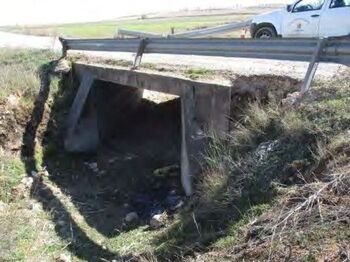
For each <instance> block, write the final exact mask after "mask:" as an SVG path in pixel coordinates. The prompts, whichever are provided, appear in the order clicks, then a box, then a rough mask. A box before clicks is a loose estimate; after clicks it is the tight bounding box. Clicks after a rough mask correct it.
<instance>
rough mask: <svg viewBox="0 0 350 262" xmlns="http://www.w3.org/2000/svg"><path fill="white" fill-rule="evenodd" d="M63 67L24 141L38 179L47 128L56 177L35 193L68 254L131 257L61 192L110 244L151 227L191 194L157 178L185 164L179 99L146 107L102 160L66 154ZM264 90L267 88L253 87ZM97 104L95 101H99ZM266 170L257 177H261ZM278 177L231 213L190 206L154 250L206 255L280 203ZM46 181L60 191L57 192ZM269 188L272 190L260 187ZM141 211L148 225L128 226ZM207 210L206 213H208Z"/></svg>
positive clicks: (47, 75)
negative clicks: (264, 208)
mask: <svg viewBox="0 0 350 262" xmlns="http://www.w3.org/2000/svg"><path fill="white" fill-rule="evenodd" d="M55 63H56V62H52V63H51V64H49V65H45V66H42V68H41V69H40V79H41V85H40V91H39V93H38V96H37V98H36V101H35V104H34V109H33V111H32V114H31V117H30V119H29V120H28V123H27V126H26V128H25V133H24V135H23V146H22V149H21V157H22V161H23V162H24V163H25V167H26V172H27V175H28V176H33V174H34V175H35V174H36V173H40V172H41V171H42V170H38V166H39V163H38V159H37V157H36V156H37V152H36V144H37V143H38V140H37V133H38V129H39V127H40V125H41V124H42V122H45V123H47V125H46V130H45V132H44V136H43V139H42V141H39V142H40V143H41V145H40V146H42V148H43V152H42V162H43V163H42V164H41V165H42V166H43V167H46V170H47V171H48V173H49V176H48V177H47V178H42V177H37V178H36V179H35V181H36V183H34V184H33V188H32V190H31V195H32V197H33V198H35V199H36V200H38V201H39V202H41V203H42V205H43V207H44V209H45V210H46V211H47V212H49V213H51V214H52V220H53V222H54V223H55V224H56V227H55V229H56V233H57V235H58V236H60V237H61V238H62V239H63V240H65V241H67V242H68V243H69V245H68V249H69V250H70V252H71V253H72V254H74V255H75V256H76V257H78V258H80V259H84V260H87V261H98V260H101V259H105V260H112V259H120V260H123V259H131V258H130V257H122V256H120V255H119V254H118V253H115V252H112V251H110V250H109V249H108V248H106V247H105V246H104V245H103V244H102V243H96V242H95V239H94V240H93V239H92V238H91V236H90V235H88V234H87V231H86V228H81V227H80V226H79V225H78V223H77V222H76V219H77V218H76V217H73V215H72V211H71V210H70V209H69V208H68V207H67V204H66V203H64V200H63V199H62V198H61V197H58V194H63V195H64V196H66V197H69V199H70V201H71V202H72V203H73V206H74V208H75V209H76V210H78V212H79V214H80V215H81V216H82V217H83V218H84V221H86V223H87V225H88V226H89V227H91V228H93V229H94V230H95V231H96V232H97V234H100V235H102V236H104V237H106V238H113V237H116V236H118V235H119V234H120V233H121V232H127V231H129V230H132V229H135V228H136V227H138V226H142V225H145V224H147V222H148V219H149V217H150V215H152V212H158V211H159V210H161V211H162V210H163V211H164V205H163V202H162V200H164V199H165V198H166V197H167V195H168V194H169V192H170V191H175V192H176V193H175V194H176V195H181V194H182V193H183V192H182V189H181V186H180V183H179V182H180V180H179V177H178V176H174V177H173V178H170V179H168V178H166V179H165V178H164V177H158V178H155V177H154V176H153V173H152V172H153V171H154V170H155V169H157V168H161V167H164V166H169V165H174V164H175V165H179V161H180V160H179V156H180V153H179V152H180V140H181V139H180V136H179V134H180V133H181V132H180V122H181V121H180V118H181V116H180V103H179V100H173V101H170V102H167V103H163V104H161V105H157V104H154V103H151V102H147V101H143V102H142V103H141V105H140V107H139V108H138V109H136V110H135V111H133V112H131V113H129V114H128V117H126V118H125V119H124V122H123V123H122V124H123V127H124V128H123V129H121V130H119V132H118V134H117V135H116V136H114V137H113V139H112V140H110V141H108V143H105V144H104V145H103V146H101V147H100V148H99V154H98V155H73V154H67V153H66V152H65V151H64V150H63V135H64V129H65V127H64V123H65V120H66V118H67V114H68V110H69V107H70V105H71V104H72V101H73V98H74V95H75V93H76V86H77V85H76V81H75V80H74V79H73V77H72V76H71V75H69V76H67V75H66V76H63V77H62V76H61V80H60V84H59V85H60V86H59V90H58V91H57V92H56V93H55V94H54V95H53V94H50V83H51V78H52V77H55V76H53V73H52V68H53V67H54V65H55ZM261 80H263V81H261ZM240 81H243V82H244V83H245V85H247V88H246V92H247V93H249V92H251V90H250V89H249V85H248V83H249V82H251V81H252V79H250V78H247V79H245V78H242V79H237V80H236V82H235V83H234V86H235V84H236V85H238V86H240V87H242V86H244V84H242V82H240ZM254 81H256V82H264V81H265V82H266V83H265V85H267V83H268V82H269V81H270V78H267V79H262V78H260V79H255V80H254ZM281 81H282V80H281ZM282 82H283V81H282ZM290 82H292V85H294V86H296V85H297V84H298V83H297V82H295V81H292V80H290V79H289V80H288V81H287V84H286V85H290ZM283 83H285V82H283ZM278 85H279V84H278ZM73 87H75V88H73ZM257 88H260V87H254V88H253V89H254V90H256V89H257ZM276 88H277V87H276ZM239 90H240V91H239V92H238V91H237V93H235V92H234V94H236V95H237V97H241V96H242V90H243V93H244V92H245V91H244V89H242V88H240V89H239ZM284 95H285V94H283V96H284ZM51 98H52V99H53V101H52V105H51V112H50V113H49V114H48V113H47V111H46V107H47V103H48V102H49V100H50V99H51ZM105 99H108V96H107V97H105ZM91 100H92V101H94V100H93V98H92V99H91ZM236 102H237V103H236V105H237V104H238V103H240V99H238V100H237V101H236ZM95 103H96V101H95ZM111 113H112V114H113V112H111ZM170 138H171V139H170ZM262 142H263V141H262ZM300 142H302V141H300ZM260 171H261V172H265V173H266V171H268V170H263V167H261V170H260ZM260 171H259V172H260ZM259 172H256V174H257V175H259V174H260V173H259ZM271 172H272V171H271ZM274 178H275V177H274V176H273V175H271V176H264V177H263V179H264V182H263V183H261V181H258V180H259V179H258V180H249V181H248V182H247V183H248V184H247V185H245V188H246V189H247V190H246V191H245V192H244V194H242V195H241V196H240V197H238V198H237V199H235V205H228V206H226V207H225V208H227V209H230V210H229V212H227V210H225V212H221V211H222V210H216V209H215V203H211V202H210V199H209V201H206V202H205V201H204V202H202V203H201V205H202V206H201V207H202V209H196V210H193V212H192V211H191V212H188V210H192V209H191V206H190V204H189V208H188V209H187V210H185V211H184V212H183V213H182V214H180V222H178V223H176V224H174V225H172V226H171V227H169V228H167V229H166V230H165V234H163V235H161V236H160V237H159V238H157V239H155V240H154V243H153V244H154V246H156V247H157V249H156V251H155V255H156V256H157V257H159V258H160V259H161V260H168V259H170V258H174V259H177V260H181V259H182V258H183V256H184V255H186V254H187V251H186V250H188V253H192V252H193V251H194V250H201V251H202V250H205V248H206V247H208V245H210V244H211V243H213V242H214V241H215V240H216V239H218V238H219V237H222V236H224V235H225V232H226V231H227V229H228V227H229V225H230V224H232V222H234V221H238V220H239V219H241V218H242V217H243V216H245V215H246V214H247V213H248V212H249V210H250V207H251V206H252V205H257V204H264V203H269V201H270V200H271V197H272V193H271V191H270V185H271V182H272V181H273V179H274ZM45 179H48V180H49V182H50V183H51V184H53V185H54V186H55V187H57V189H58V190H53V189H52V187H50V186H49V185H48V184H47V183H46V182H45ZM261 184H263V185H264V187H260V186H261ZM226 190H227V184H222V186H220V187H218V188H216V189H215V192H213V195H212V200H213V201H217V200H220V198H221V195H222V194H223V192H225V191H226ZM150 192H152V193H150ZM140 199H141V201H140ZM211 208H213V209H211ZM135 209H136V211H138V212H139V213H141V214H143V215H141V223H140V224H137V226H136V225H134V226H132V225H131V226H130V225H126V224H125V223H124V218H125V215H126V214H127V213H129V212H131V211H135ZM203 210H204V211H205V212H203V213H201V212H202V211H203ZM161 211H160V212H161ZM135 260H137V259H135Z"/></svg>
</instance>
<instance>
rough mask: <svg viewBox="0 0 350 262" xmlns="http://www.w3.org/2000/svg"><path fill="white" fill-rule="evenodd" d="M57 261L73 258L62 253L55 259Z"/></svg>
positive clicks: (67, 260) (69, 261)
mask: <svg viewBox="0 0 350 262" xmlns="http://www.w3.org/2000/svg"><path fill="white" fill-rule="evenodd" d="M55 261H56V262H71V261H72V258H71V256H70V255H67V254H61V255H60V256H59V257H57V258H56V259H55Z"/></svg>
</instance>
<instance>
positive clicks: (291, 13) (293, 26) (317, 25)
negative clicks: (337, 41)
mask: <svg viewBox="0 0 350 262" xmlns="http://www.w3.org/2000/svg"><path fill="white" fill-rule="evenodd" d="M250 32H251V36H252V37H253V38H274V37H293V38H294V37H333V36H345V35H350V0H298V1H296V2H295V3H293V4H291V5H288V6H287V7H286V8H285V9H282V10H277V11H273V12H270V13H266V14H262V15H258V16H255V17H254V18H253V20H252V25H251V29H250Z"/></svg>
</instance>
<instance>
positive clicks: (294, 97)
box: [282, 92, 302, 107]
mask: <svg viewBox="0 0 350 262" xmlns="http://www.w3.org/2000/svg"><path fill="white" fill-rule="evenodd" d="M301 97H302V93H301V92H294V93H291V94H288V96H287V97H286V98H285V99H283V100H282V105H283V106H287V107H289V106H294V105H295V104H297V102H298V101H300V99H301Z"/></svg>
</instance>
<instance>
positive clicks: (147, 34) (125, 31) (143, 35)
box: [118, 29, 163, 38]
mask: <svg viewBox="0 0 350 262" xmlns="http://www.w3.org/2000/svg"><path fill="white" fill-rule="evenodd" d="M118 36H132V37H139V38H146V37H163V36H162V35H161V34H156V33H152V32H141V31H134V30H128V29H118Z"/></svg>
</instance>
